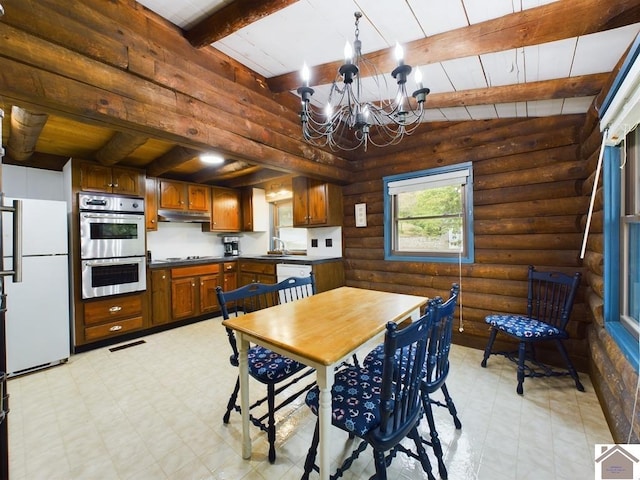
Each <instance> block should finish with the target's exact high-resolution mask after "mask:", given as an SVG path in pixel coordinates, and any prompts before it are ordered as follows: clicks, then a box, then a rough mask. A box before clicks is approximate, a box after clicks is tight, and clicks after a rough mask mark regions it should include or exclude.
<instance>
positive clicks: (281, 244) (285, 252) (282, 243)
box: [273, 237, 289, 255]
mask: <svg viewBox="0 0 640 480" xmlns="http://www.w3.org/2000/svg"><path fill="white" fill-rule="evenodd" d="M276 242H280V247H281V251H282V253H284V254H285V255H286V254H287V253H289V252H288V250H287V245H286V243H284V240H282V239H281V238H278V237H273V248H275V247H276Z"/></svg>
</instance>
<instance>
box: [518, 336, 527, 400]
mask: <svg viewBox="0 0 640 480" xmlns="http://www.w3.org/2000/svg"><path fill="white" fill-rule="evenodd" d="M526 353H527V344H526V342H520V344H519V345H518V386H517V387H516V392H518V395H522V394H523V392H524V389H523V387H522V384H523V383H524V360H525V356H526Z"/></svg>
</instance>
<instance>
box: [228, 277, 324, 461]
mask: <svg viewBox="0 0 640 480" xmlns="http://www.w3.org/2000/svg"><path fill="white" fill-rule="evenodd" d="M314 293H315V281H314V277H313V273H311V275H309V276H308V277H304V278H298V277H291V278H287V279H285V280H282V281H281V282H279V283H277V284H264V283H251V284H249V285H244V286H242V287H239V288H237V289H235V290H231V291H228V292H224V291H223V290H222V288H221V287H217V288H216V295H217V297H218V303H219V305H220V309H221V311H222V317H223V318H224V319H225V320H226V319H228V318H230V317H231V316H236V317H237V316H239V315H244V314H245V313H249V312H252V311H255V310H260V309H263V308H268V307H271V306H274V305H278V304H281V303H288V302H293V301H296V300H298V299H300V298H305V297H308V296H310V295H313V294H314ZM226 332H227V337H228V339H229V344H230V345H231V350H232V354H231V356H230V357H229V362H230V363H231V365H233V366H234V367H237V366H238V365H239V361H238V346H237V342H236V338H235V334H234V333H233V330H231V329H230V328H226ZM247 357H248V363H249V376H250V377H252V378H254V379H255V380H257V381H258V382H260V383H262V384H264V385H266V386H267V394H266V396H264V397H262V398H260V399H258V400H257V401H256V402H254V403H253V404H252V405H251V406H250V411H251V412H253V411H254V410H255V409H256V408H257V407H259V406H260V405H262V404H263V403H264V402H265V401H266V402H267V412H266V413H263V414H262V415H261V416H255V415H254V414H253V413H250V416H249V417H250V420H251V423H253V424H254V425H255V426H257V427H258V428H260V429H261V430H263V431H265V432H267V438H268V440H269V461H270V462H271V463H273V462H274V461H275V459H276V449H275V441H276V426H275V413H276V412H277V411H278V410H280V409H281V408H282V407H284V406H286V405H288V404H289V403H291V402H292V401H293V400H295V399H296V398H297V397H299V396H300V395H302V394H303V393H305V392H307V391H308V390H309V389H310V388H311V387H312V386H313V385H314V384H315V382H312V381H308V382H302V385H301V387H300V388H297V389H290V390H287V389H288V388H289V387H290V386H292V385H294V384H296V383H298V382H300V380H302V379H303V378H305V377H307V376H308V375H310V374H312V373H313V372H314V370H313V369H312V368H309V367H307V366H305V365H304V364H302V363H299V362H296V361H295V360H292V359H290V358H287V357H285V356H282V355H280V354H278V353H275V352H272V351H271V350H269V349H267V348H264V347H261V346H259V345H254V346H251V347H250V348H249V352H248V355H247ZM239 390H240V378H239V377H238V379H237V380H236V384H235V387H234V389H233V392H232V394H231V397H230V398H229V402H228V404H227V411H226V412H225V414H224V417H223V422H224V423H229V418H230V415H231V412H232V411H233V410H235V411H236V412H240V405H238V403H237V401H238V392H239ZM285 390H287V392H284V391H285ZM283 392H284V394H283V395H282V396H281V397H284V398H282V399H281V400H280V402H279V403H278V404H276V397H277V396H278V395H279V394H281V393H283ZM278 398H280V397H278Z"/></svg>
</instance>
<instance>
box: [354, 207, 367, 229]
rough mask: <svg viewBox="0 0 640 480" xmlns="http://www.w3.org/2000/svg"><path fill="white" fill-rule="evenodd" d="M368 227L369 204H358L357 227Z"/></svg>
mask: <svg viewBox="0 0 640 480" xmlns="http://www.w3.org/2000/svg"><path fill="white" fill-rule="evenodd" d="M366 226H367V204H366V203H356V227H366Z"/></svg>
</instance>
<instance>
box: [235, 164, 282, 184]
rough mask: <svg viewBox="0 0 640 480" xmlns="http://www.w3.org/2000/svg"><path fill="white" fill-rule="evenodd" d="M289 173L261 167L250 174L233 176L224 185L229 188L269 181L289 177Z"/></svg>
mask: <svg viewBox="0 0 640 480" xmlns="http://www.w3.org/2000/svg"><path fill="white" fill-rule="evenodd" d="M290 178H291V174H289V173H284V172H279V171H277V170H269V169H264V168H263V169H262V170H260V171H257V172H255V173H252V174H250V175H244V176H242V177H238V178H235V179H233V180H231V181H229V182H226V185H227V186H228V187H231V188H241V187H249V186H251V185H257V184H259V183H264V182H269V181H271V180H278V179H290Z"/></svg>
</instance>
